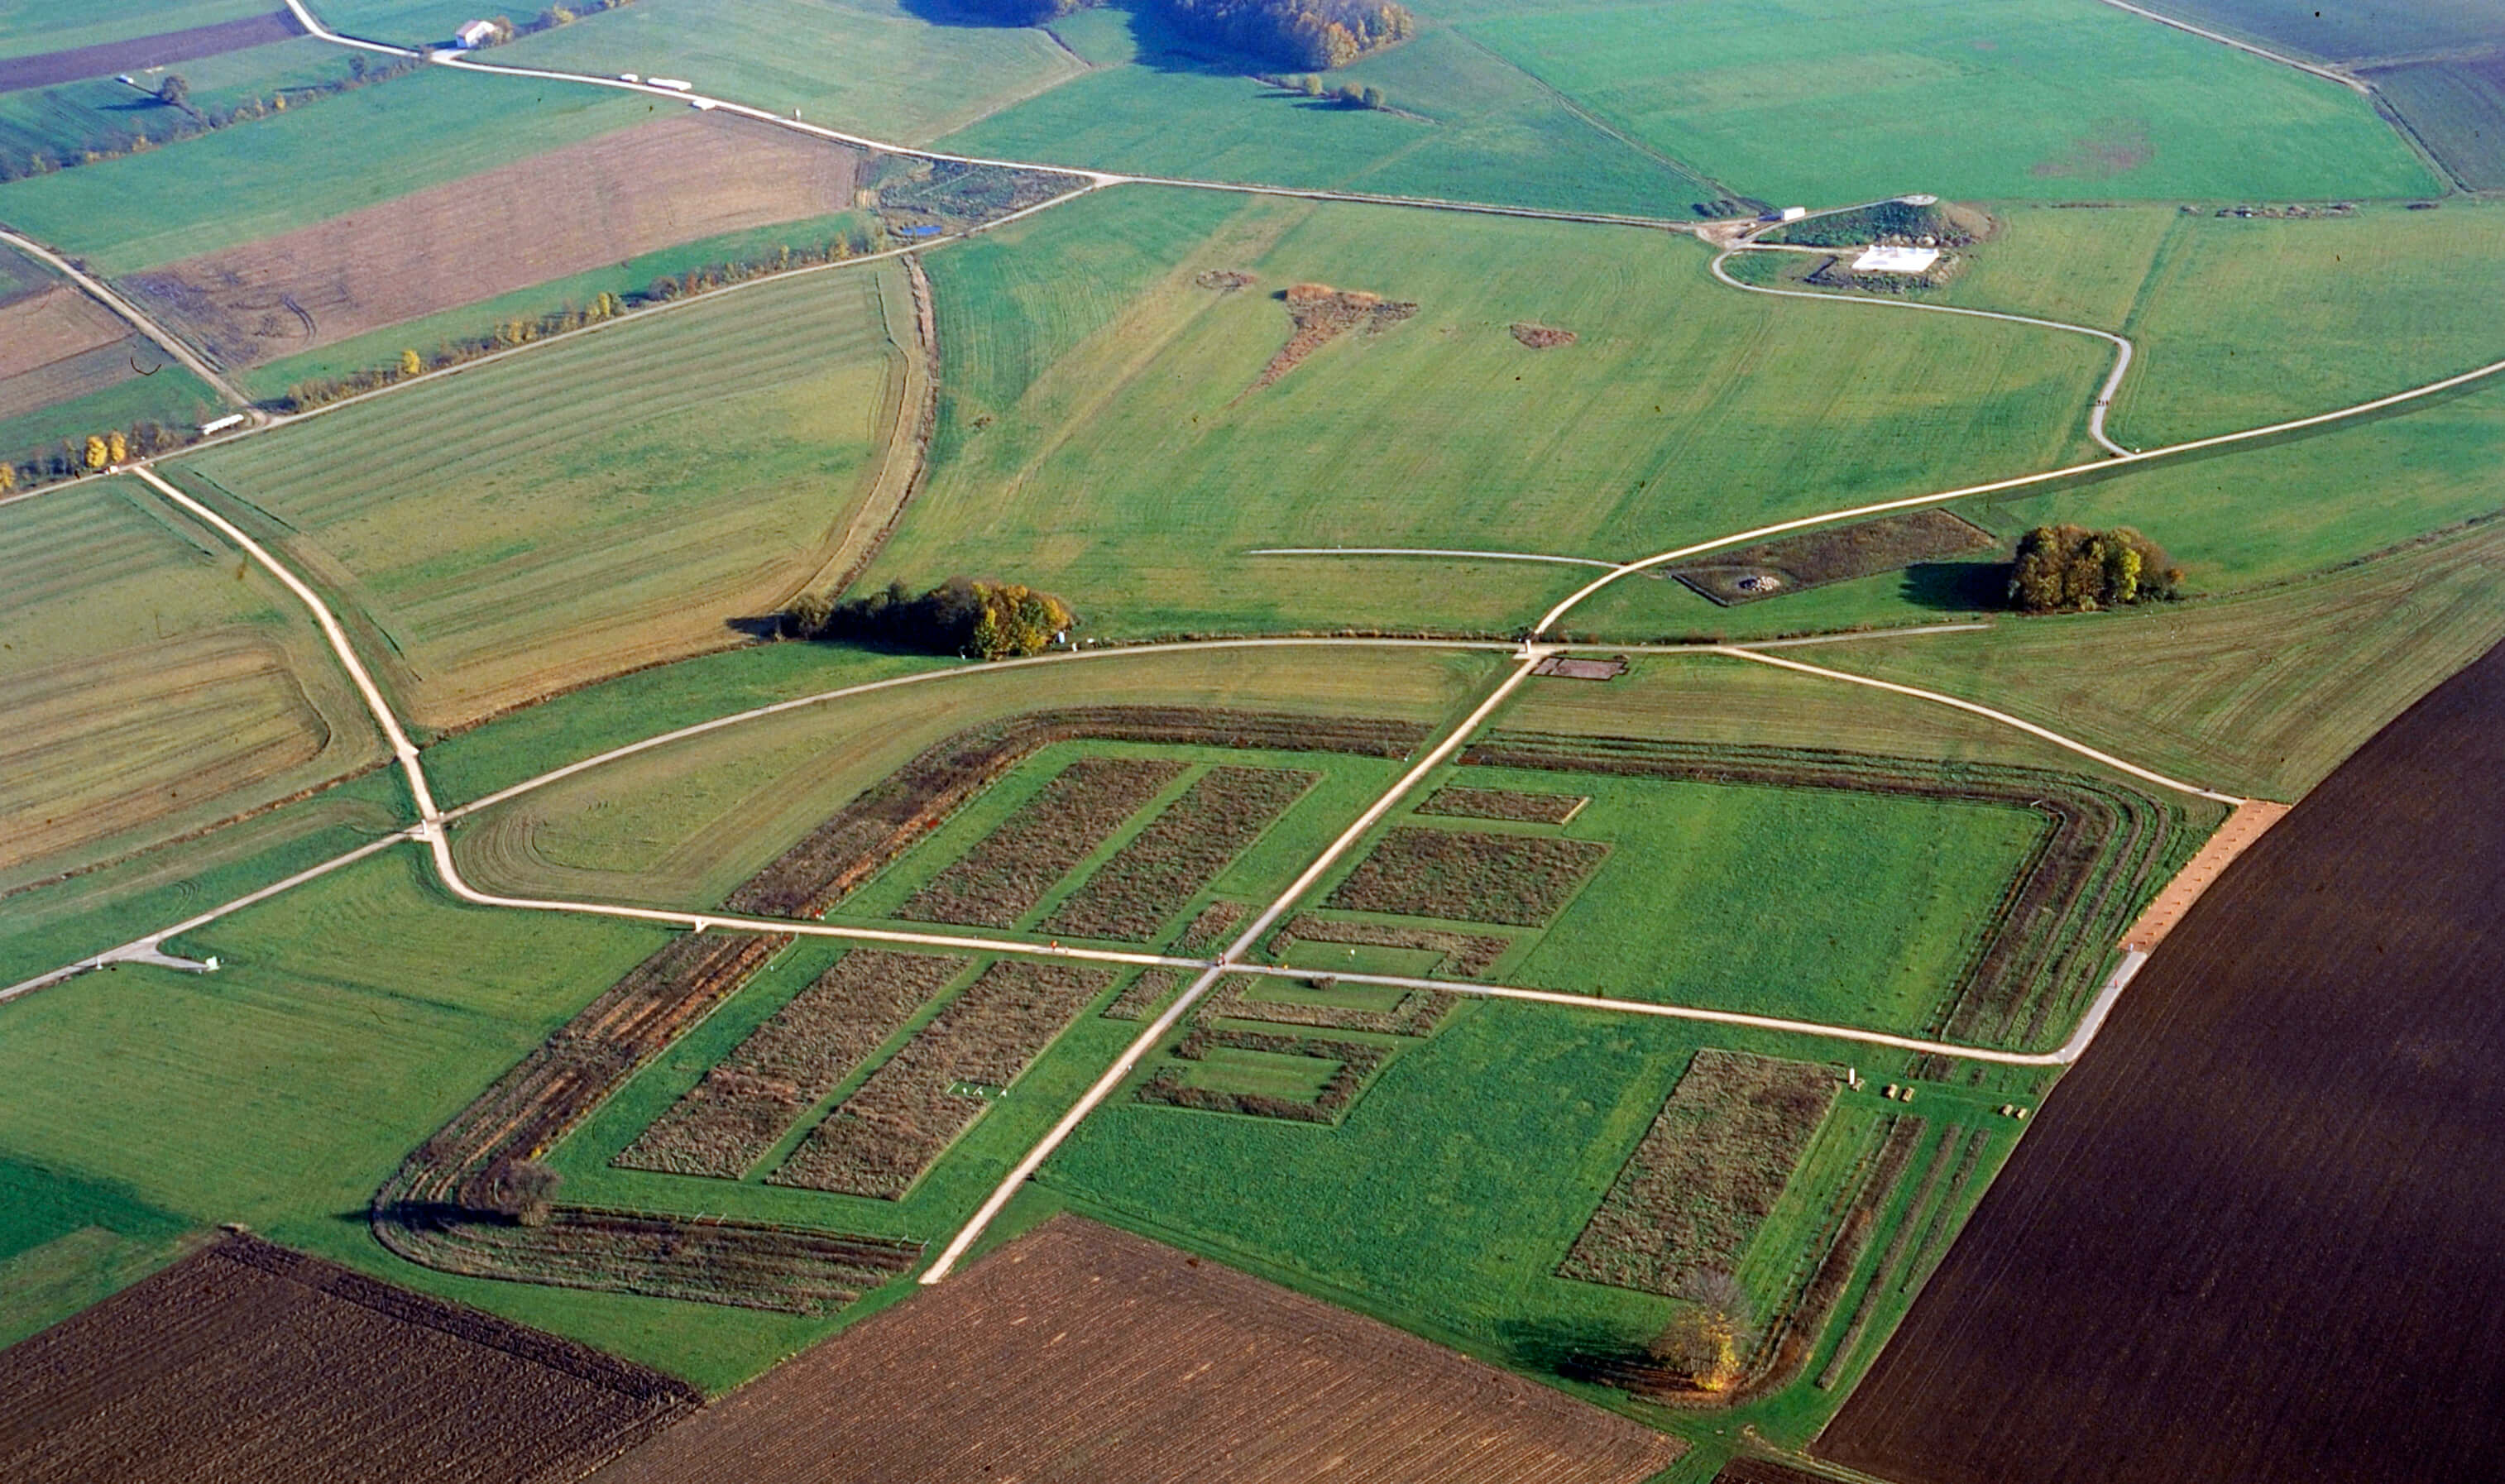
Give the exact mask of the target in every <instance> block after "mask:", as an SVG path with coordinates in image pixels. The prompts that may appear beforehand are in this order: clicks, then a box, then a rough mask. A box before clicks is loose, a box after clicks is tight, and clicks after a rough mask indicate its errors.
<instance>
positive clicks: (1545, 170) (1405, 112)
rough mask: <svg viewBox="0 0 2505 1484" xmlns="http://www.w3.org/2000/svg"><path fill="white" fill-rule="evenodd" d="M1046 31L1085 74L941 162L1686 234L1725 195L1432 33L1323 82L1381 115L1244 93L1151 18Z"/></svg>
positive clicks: (998, 120) (1101, 16)
mask: <svg viewBox="0 0 2505 1484" xmlns="http://www.w3.org/2000/svg"><path fill="white" fill-rule="evenodd" d="M1052 28H1053V31H1054V32H1055V34H1057V35H1059V36H1061V37H1062V38H1063V39H1064V40H1065V41H1067V42H1068V43H1069V45H1070V46H1071V47H1072V48H1073V49H1074V50H1075V51H1076V52H1078V53H1080V54H1081V55H1083V56H1085V57H1086V58H1087V59H1088V61H1089V62H1090V63H1092V64H1093V66H1092V69H1091V70H1090V71H1089V72H1088V73H1087V74H1086V75H1085V76H1083V77H1080V78H1078V79H1076V81H1073V82H1069V83H1066V84H1064V85H1062V86H1061V87H1059V88H1054V89H1053V90H1052V91H1050V92H1048V93H1045V94H1043V95H1041V96H1040V97H1037V98H1034V99H1031V100H1029V101H1027V102H1024V103H1021V104H1019V105H1018V106H1017V107H1014V108H1011V109H1007V110H1005V111H1003V112H1001V113H999V114H997V115H995V116H993V117H992V118H989V119H986V120H984V121H983V122H982V123H980V124H976V125H974V126H973V127H971V128H969V129H966V130H964V131H962V132H960V133H957V134H953V135H951V136H949V138H948V139H947V140H945V141H944V143H945V144H946V145H947V146H948V147H950V148H952V149H958V150H963V151H965V152H967V153H969V154H974V155H984V156H992V157H997V158H1004V159H1039V160H1050V161H1053V162H1056V163H1062V164H1077V165H1087V166H1092V167H1094V168H1098V169H1105V170H1118V171H1122V172H1124V173H1128V174H1136V175H1163V176H1169V177H1178V178H1184V179H1192V180H1223V181H1239V182H1253V183H1259V184H1265V185H1288V186H1304V187H1313V188H1321V189H1330V190H1343V191H1360V192H1368V193H1373V194H1383V195H1424V196H1434V197H1439V198H1443V199H1451V200H1472V201H1500V202H1506V203H1510V204H1515V205H1526V206H1540V207H1546V208H1550V209H1555V210H1568V211H1600V212H1612V213H1619V214H1624V215H1630V216H1644V217H1662V218H1676V219H1679V220H1688V219H1690V218H1691V206H1692V204H1693V203H1694V202H1697V201H1700V200H1711V199H1712V198H1713V197H1714V196H1715V195H1717V194H1719V193H1718V191H1717V190H1716V188H1714V187H1712V186H1711V185H1709V184H1707V183H1705V182H1704V181H1702V180H1701V179H1699V178H1698V177H1697V176H1696V175H1695V174H1694V172H1692V171H1690V170H1687V169H1684V168H1681V167H1680V166H1679V165H1678V164H1676V163H1675V162H1673V161H1671V160H1669V159H1664V158H1661V157H1660V156H1658V155H1657V154H1649V153H1647V152H1645V151H1644V150H1642V149H1641V148H1640V147H1638V146H1637V145H1634V144H1631V143H1629V142H1627V141H1626V140H1624V139H1621V138H1618V137H1615V136H1613V135H1611V134H1610V133H1609V132H1607V131H1606V130H1605V129H1604V128H1602V127H1601V126H1599V125H1597V124H1593V123H1592V122H1591V121H1590V120H1588V119H1586V118H1583V117H1581V116H1579V115H1577V114H1576V113H1574V112H1573V111H1572V109H1571V108H1570V107H1569V105H1568V104H1566V103H1565V102H1564V101H1563V100H1561V99H1559V98H1558V97H1556V96H1555V95H1554V94H1552V93H1550V92H1549V91H1548V90H1547V89H1545V88H1542V87H1540V86H1539V84H1538V83H1537V82H1536V81H1535V79H1532V78H1530V77H1527V76H1525V75H1524V74H1523V73H1522V72H1521V71H1520V70H1519V69H1517V68H1516V67H1514V66H1513V65H1512V64H1510V63H1508V62H1506V61H1505V60H1503V59H1502V58H1500V57H1499V56H1497V55H1495V54H1494V53H1490V52H1488V51H1487V50H1486V49H1485V48H1483V47H1480V46H1478V45H1476V44H1475V43H1474V42H1472V41H1471V40H1469V39H1468V38H1467V37H1466V36H1464V34H1462V33H1461V32H1459V31H1455V30H1453V29H1451V28H1448V27H1440V26H1437V25H1435V24H1434V23H1433V22H1432V21H1431V20H1429V21H1426V22H1425V23H1424V26H1423V33H1422V34H1421V35H1420V36H1419V37H1418V38H1417V39H1416V40H1414V41H1411V42H1409V43H1407V44H1405V45H1403V46H1399V47H1395V48H1393V49H1392V50H1390V51H1388V52H1385V53H1381V54H1379V55H1376V56H1373V57H1368V58H1366V59H1365V60H1363V61H1360V62H1358V63H1357V64H1355V65H1353V66H1350V67H1345V68H1341V69H1339V70H1337V71H1334V72H1332V73H1331V74H1330V77H1329V83H1330V86H1332V87H1334V88H1336V87H1338V86H1341V85H1342V84H1354V85H1356V86H1358V87H1360V88H1362V87H1368V86H1371V87H1376V88H1382V89H1383V91H1384V94H1385V96H1386V98H1387V99H1388V101H1389V103H1390V110H1389V111H1381V112H1374V111H1368V110H1364V109H1358V108H1350V107H1347V106H1345V105H1342V104H1340V103H1337V102H1332V101H1323V100H1318V99H1310V98H1306V97H1304V96H1302V95H1301V94H1298V93H1293V92H1289V91H1288V90H1286V89H1282V88H1274V87H1272V86H1270V85H1269V84H1266V83H1263V82H1261V81H1259V80H1258V79H1256V78H1253V77H1251V76H1249V75H1248V74H1249V73H1250V72H1253V71H1255V70H1265V69H1262V68H1260V66H1259V64H1257V63H1254V62H1252V61H1249V60H1246V59H1244V58H1241V57H1226V56H1222V55H1218V54H1216V53H1210V52H1208V51H1207V50H1206V49H1202V48H1198V47H1195V46H1193V45H1192V44H1190V43H1188V42H1186V41H1184V40H1182V39H1181V38H1179V37H1176V36H1174V35H1173V34H1171V33H1170V32H1169V31H1168V30H1167V29H1166V28H1165V27H1164V26H1163V25H1162V24H1161V23H1160V22H1159V21H1158V20H1157V19H1156V18H1154V17H1153V16H1151V15H1148V14H1147V13H1145V12H1142V11H1131V10H1101V11H1087V12H1081V13H1079V14H1077V15H1075V16H1071V17H1069V18H1065V19H1062V20H1057V21H1055V22H1053V27H1052Z"/></svg>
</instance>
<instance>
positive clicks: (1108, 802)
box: [897, 758, 1183, 928]
mask: <svg viewBox="0 0 2505 1484" xmlns="http://www.w3.org/2000/svg"><path fill="white" fill-rule="evenodd" d="M1182 770H1183V764H1182V763H1180V762H1176V761H1173V760H1169V759H1163V758H1081V759H1079V760H1076V762H1073V763H1071V764H1070V765H1069V766H1068V767H1066V768H1063V769H1062V770H1061V772H1060V773H1059V775H1058V776H1056V777H1055V778H1054V779H1053V780H1052V782H1050V783H1048V784H1045V785H1044V786H1043V790H1042V792H1041V793H1039V794H1038V795H1035V796H1034V797H1033V798H1030V799H1028V800H1027V801H1026V802H1025V803H1024V804H1021V805H1020V806H1019V807H1018V810H1017V812H1016V813H1014V814H1012V815H1010V816H1009V817H1008V818H1007V819H1006V820H1004V821H1002V822H1001V825H1000V828H999V829H997V830H993V831H992V832H991V833H990V834H987V835H985V836H983V838H982V839H981V840H979V841H977V842H975V845H974V847H973V848H972V849H971V850H969V851H967V852H966V853H965V854H964V855H963V856H961V857H959V858H958V859H957V860H956V862H955V863H953V864H952V865H950V866H949V867H948V868H947V869H946V870H943V871H941V872H940V873H939V874H938V875H937V876H935V877H934V878H933V879H932V881H931V884H930V885H928V886H926V887H924V888H923V889H922V890H920V891H918V892H916V893H914V894H913V898H912V900H911V901H907V902H905V904H904V906H903V907H902V909H901V910H900V911H899V912H898V913H897V915H898V916H900V917H906V918H911V919H912V920H914V921H916V922H951V923H963V924H966V925H967V926H969V927H978V928H1008V927H1014V926H1016V924H1017V920H1018V919H1019V918H1021V917H1024V916H1025V915H1026V914H1027V913H1028V912H1030V911H1032V910H1033V909H1034V907H1035V904H1036V903H1037V902H1039V901H1042V900H1043V894H1044V893H1045V892H1047V891H1050V890H1051V889H1052V884H1053V883H1054V882H1056V881H1058V880H1060V879H1061V878H1062V877H1063V876H1066V875H1068V874H1069V873H1070V872H1071V871H1072V870H1073V869H1075V868H1076V866H1077V865H1078V863H1079V862H1081V861H1084V860H1086V859H1087V858H1088V856H1090V855H1092V854H1094V853H1095V850H1096V848H1097V847H1098V846H1099V845H1102V844H1104V843H1105V840H1106V837H1107V836H1109V835H1111V833H1112V832H1113V831H1114V830H1119V829H1120V828H1121V827H1122V822H1123V821H1124V820H1126V819H1129V818H1130V817H1131V816H1132V815H1134V814H1136V813H1138V812H1139V811H1140V809H1141V808H1142V806H1144V805H1146V804H1147V801H1148V800H1149V799H1152V798H1154V797H1156V796H1157V794H1158V792H1159V791H1160V790H1162V789H1164V788H1165V786H1166V785H1168V784H1170V783H1172V782H1174V781H1175V780H1176V779H1177V778H1179V777H1181V776H1182Z"/></svg>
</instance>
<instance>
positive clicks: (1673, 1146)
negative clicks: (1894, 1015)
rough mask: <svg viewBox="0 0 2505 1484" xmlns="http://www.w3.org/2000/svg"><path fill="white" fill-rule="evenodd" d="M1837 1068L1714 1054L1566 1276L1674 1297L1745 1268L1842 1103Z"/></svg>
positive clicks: (1658, 1129) (1696, 1070)
mask: <svg viewBox="0 0 2505 1484" xmlns="http://www.w3.org/2000/svg"><path fill="white" fill-rule="evenodd" d="M1835 1088H1836V1078H1835V1073H1834V1071H1833V1070H1832V1069H1830V1068H1826V1067H1818V1066H1812V1065H1810V1064H1808V1063H1805V1062H1790V1061H1777V1060H1774V1059H1772V1058H1770V1057H1763V1056H1750V1055H1747V1054H1746V1053H1744V1052H1739V1051H1717V1050H1711V1049H1708V1050H1703V1051H1699V1052H1697V1053H1696V1059H1695V1060H1694V1061H1692V1062H1690V1063H1689V1064H1688V1068H1687V1074H1686V1075H1685V1076H1684V1077H1681V1078H1679V1079H1678V1085H1677V1086H1676V1088H1674V1089H1672V1091H1671V1094H1670V1097H1669V1099H1668V1100H1667V1101H1665V1102H1664V1103H1663V1104H1662V1107H1661V1113H1660V1114H1659V1115H1658V1116H1656V1117H1655V1118H1654V1119H1653V1122H1652V1127H1651V1128H1650V1129H1648V1130H1646V1131H1645V1133H1644V1136H1643V1139H1642V1141H1641V1143H1639V1144H1638V1145H1637V1146H1636V1150H1635V1152H1634V1153H1633V1154H1631V1155H1629V1156H1628V1158H1627V1162H1626V1166H1625V1168H1623V1169H1621V1170H1620V1171H1619V1172H1618V1178H1617V1182H1616V1184H1612V1185H1611V1186H1610V1187H1609V1193H1608V1195H1607V1196H1606V1197H1605V1199H1604V1200H1603V1201H1602V1202H1601V1209H1600V1210H1598V1211H1595V1212H1594V1213H1592V1219H1591V1220H1590V1221H1589V1222H1588V1223H1587V1224H1585V1226H1584V1227H1583V1232H1582V1235H1580V1236H1578V1237H1576V1238H1575V1239H1574V1246H1573V1248H1572V1250H1571V1251H1570V1252H1569V1253H1568V1254H1566V1260H1565V1261H1564V1262H1562V1263H1560V1264H1559V1265H1558V1268H1557V1272H1558V1276H1560V1277H1563V1278H1579V1279H1582V1280H1584V1281H1585V1282H1587V1283H1605V1284H1608V1285H1611V1286H1612V1287H1615V1288H1621V1289H1635V1290H1641V1291H1642V1292H1647V1293H1663V1294H1668V1293H1675V1292H1676V1291H1677V1290H1679V1288H1680V1287H1681V1286H1682V1285H1684V1284H1686V1283H1687V1282H1688V1281H1689V1280H1691V1279H1693V1278H1695V1277H1696V1276H1697V1275H1698V1274H1699V1273H1704V1272H1720V1273H1728V1272H1731V1271H1732V1270H1733V1269H1735V1268H1736V1267H1737V1266H1738V1264H1739V1261H1740V1258H1741V1256H1742V1254H1745V1253H1746V1251H1747V1247H1748V1243H1749V1240H1750V1239H1751V1238H1753V1237H1755V1236H1756V1234H1757V1228H1758V1227H1759V1226H1760V1225H1762V1224H1763V1223H1764V1222H1765V1219H1766V1218H1767V1217H1768V1216H1769V1215H1770V1214H1772V1213H1773V1211H1774V1209H1775V1202H1776V1201H1777V1200H1778V1199H1780V1198H1781V1197H1782V1193H1783V1185H1784V1184H1786V1183H1787V1182H1788V1181H1789V1180H1790V1179H1791V1173H1792V1168H1793V1166H1795V1165H1797V1164H1799V1163H1800V1159H1801V1156H1802V1155H1803V1154H1805V1153H1806V1152H1808V1150H1809V1146H1810V1141H1811V1140H1812V1139H1813V1138H1815V1137H1816V1136H1817V1129H1818V1125H1819V1124H1820V1123H1821V1122H1823V1121H1824V1120H1825V1118H1826V1113H1827V1109H1828V1108H1829V1107H1830V1106H1832V1105H1833V1103H1834V1102H1835Z"/></svg>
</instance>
